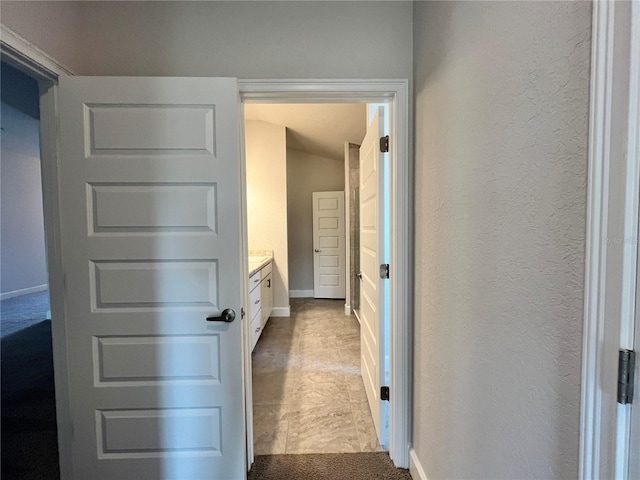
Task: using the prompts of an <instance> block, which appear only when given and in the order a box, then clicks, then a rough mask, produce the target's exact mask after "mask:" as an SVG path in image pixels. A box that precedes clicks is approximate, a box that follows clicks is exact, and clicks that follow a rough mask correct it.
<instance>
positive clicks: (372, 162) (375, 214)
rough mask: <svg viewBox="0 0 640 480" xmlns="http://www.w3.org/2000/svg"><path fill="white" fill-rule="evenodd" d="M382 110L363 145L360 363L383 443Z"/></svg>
mask: <svg viewBox="0 0 640 480" xmlns="http://www.w3.org/2000/svg"><path fill="white" fill-rule="evenodd" d="M382 116H383V110H382V108H380V107H379V108H378V109H377V112H376V113H375V114H374V116H373V119H372V121H371V123H370V124H369V126H368V127H367V133H366V135H365V137H364V140H363V141H362V145H361V146H360V280H361V282H362V284H361V286H360V350H361V353H360V364H361V370H362V380H363V381H364V387H365V391H366V392H367V399H368V400H369V407H370V408H371V414H372V416H373V423H374V424H375V427H376V433H377V434H378V440H379V441H380V443H383V439H382V430H383V425H384V418H383V417H384V410H383V408H382V405H381V402H382V400H381V399H380V387H381V386H382V382H383V381H384V368H385V367H384V358H385V357H384V332H385V329H384V323H383V322H384V311H385V309H384V285H383V281H384V280H383V279H382V278H381V276H380V265H381V264H383V263H384V259H383V257H384V248H383V247H384V209H383V205H384V201H383V195H384V168H383V166H384V165H383V156H382V153H381V152H380V138H381V137H382V136H384V122H383V118H382Z"/></svg>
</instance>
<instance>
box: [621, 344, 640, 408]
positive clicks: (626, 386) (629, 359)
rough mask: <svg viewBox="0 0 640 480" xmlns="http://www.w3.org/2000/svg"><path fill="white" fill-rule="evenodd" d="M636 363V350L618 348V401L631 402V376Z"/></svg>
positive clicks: (622, 402) (625, 403) (632, 376)
mask: <svg viewBox="0 0 640 480" xmlns="http://www.w3.org/2000/svg"><path fill="white" fill-rule="evenodd" d="M635 365H636V352H634V351H633V350H620V351H619V352H618V403H621V404H622V405H627V404H629V403H633V383H634V381H633V378H634V373H635Z"/></svg>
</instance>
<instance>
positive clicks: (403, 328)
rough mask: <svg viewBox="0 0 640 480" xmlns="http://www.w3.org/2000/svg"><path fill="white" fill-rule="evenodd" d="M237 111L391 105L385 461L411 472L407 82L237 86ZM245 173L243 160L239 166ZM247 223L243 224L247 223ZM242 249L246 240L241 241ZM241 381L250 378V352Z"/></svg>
mask: <svg viewBox="0 0 640 480" xmlns="http://www.w3.org/2000/svg"><path fill="white" fill-rule="evenodd" d="M238 86H239V90H240V101H241V105H242V106H244V104H245V103H356V102H361V103H362V102H366V103H383V102H389V104H390V114H391V122H390V129H391V131H390V132H389V135H390V137H391V142H390V147H389V159H390V176H391V178H390V183H391V195H390V196H391V198H390V199H389V200H390V207H391V208H390V211H391V218H390V228H391V235H390V243H391V245H390V259H389V262H390V266H391V267H390V269H391V272H390V273H391V274H390V278H389V282H390V290H391V296H390V299H391V300H390V301H391V305H390V309H389V311H390V315H391V318H390V319H389V320H390V385H389V387H390V393H391V398H390V403H389V424H390V425H389V427H390V428H389V455H390V457H391V459H392V460H393V462H394V464H395V465H396V467H400V468H409V448H410V446H411V425H412V411H411V398H412V382H411V379H412V370H411V359H412V351H413V346H412V343H411V331H412V325H413V322H412V299H413V297H412V295H413V289H412V288H411V286H412V283H411V279H412V270H411V261H410V260H411V259H412V250H411V234H412V231H413V230H412V229H413V225H412V218H411V210H410V205H411V200H412V198H413V197H412V195H413V186H412V183H411V181H410V179H411V178H412V177H411V172H412V170H413V164H412V161H411V158H412V156H411V146H412V142H411V139H412V130H411V110H410V91H409V80H407V79H391V80H384V79H374V80H371V79H313V80H273V79H244V80H243V79H240V80H238ZM241 163H242V168H243V169H244V168H245V167H244V163H245V161H244V158H243V160H242V162H241ZM245 221H246V220H245ZM243 241H244V242H245V246H244V248H245V249H246V248H247V246H246V245H247V239H246V238H244V239H243ZM245 364H246V368H247V370H246V372H245V377H246V378H251V353H250V349H249V352H248V353H247V358H246V362H245ZM245 391H246V394H247V399H246V403H247V425H250V424H251V421H252V419H253V415H252V411H251V405H252V402H251V400H252V397H251V387H250V386H249V388H247V385H245ZM250 443H252V436H250V435H248V439H247V448H248V453H249V458H248V461H249V463H252V462H253V445H252V444H251V445H250Z"/></svg>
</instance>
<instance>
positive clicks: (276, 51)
mask: <svg viewBox="0 0 640 480" xmlns="http://www.w3.org/2000/svg"><path fill="white" fill-rule="evenodd" d="M52 4H55V6H54V5H52ZM411 15H412V7H411V2H410V1H308V2H307V1H303V2H301V1H298V2H294V1H291V2H278V1H275V2H273V1H240V2H239V1H206V2H198V1H191V2H189V1H188V2H184V1H167V2H146V1H141V2H136V1H127V2H110V1H91V2H73V1H72V2H66V1H63V2H33V1H6V0H3V1H2V23H3V24H5V25H7V26H9V27H10V28H13V29H15V30H16V31H17V32H18V33H19V34H21V35H23V36H24V37H25V38H27V39H28V40H30V41H32V42H33V43H34V44H35V45H37V46H38V47H40V48H42V49H43V50H45V51H47V52H49V53H51V54H52V55H54V56H56V57H57V58H58V59H59V60H60V61H62V62H67V63H69V65H70V66H71V67H74V68H75V69H76V73H77V74H81V75H152V76H153V75H174V76H221V77H224V76H231V77H238V78H411V76H412V58H411V52H412V36H411V25H412V23H411ZM381 19H384V21H381ZM43 25H47V28H42V26H43ZM380 58H384V61H380Z"/></svg>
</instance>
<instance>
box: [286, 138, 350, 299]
mask: <svg viewBox="0 0 640 480" xmlns="http://www.w3.org/2000/svg"><path fill="white" fill-rule="evenodd" d="M338 190H344V160H334V159H332V158H326V157H320V156H318V155H312V154H310V153H306V152H301V151H300V150H293V149H287V218H288V222H287V225H288V229H289V232H288V239H289V288H290V290H313V202H312V195H311V194H312V193H313V192H332V191H338Z"/></svg>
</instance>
